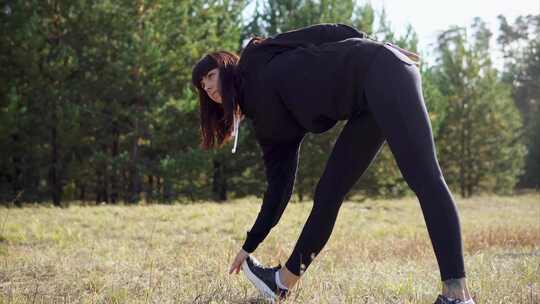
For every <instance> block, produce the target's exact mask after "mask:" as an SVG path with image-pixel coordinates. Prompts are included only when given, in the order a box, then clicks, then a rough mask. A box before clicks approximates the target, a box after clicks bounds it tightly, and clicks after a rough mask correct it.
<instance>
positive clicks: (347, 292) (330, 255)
mask: <svg viewBox="0 0 540 304" xmlns="http://www.w3.org/2000/svg"><path fill="white" fill-rule="evenodd" d="M456 200H457V204H458V208H459V212H460V216H461V227H462V231H463V241H464V250H465V263H466V271H467V277H468V285H469V288H470V290H471V292H472V295H473V297H474V298H475V300H476V303H478V304H480V303H540V194H538V193H536V194H527V195H520V196H514V197H497V196H479V197H475V198H471V199H460V198H456ZM259 206H260V199H257V198H255V197H251V198H246V199H242V200H237V201H232V202H230V203H227V204H216V203H198V204H190V205H174V206H168V205H140V206H135V207H128V206H105V205H104V206H97V207H96V206H92V207H85V206H72V207H69V208H65V209H57V208H48V207H31V206H29V207H25V208H22V209H16V208H12V209H6V208H0V225H1V226H0V303H266V302H265V301H264V300H263V299H262V298H261V297H260V296H259V295H258V293H257V291H256V290H255V289H254V287H252V285H251V284H250V283H249V282H248V281H247V279H246V278H245V277H244V275H243V273H240V274H239V275H229V274H228V269H229V266H230V263H231V262H232V259H233V257H234V255H235V254H236V253H237V251H238V249H239V248H240V246H241V245H242V243H243V241H244V238H245V233H246V230H248V229H249V228H250V227H251V225H252V224H253V221H254V220H255V217H256V215H257V212H258V210H259ZM311 206H312V203H311V202H305V203H290V204H289V206H288V208H287V210H286V211H285V213H284V215H283V217H282V219H281V221H280V223H279V224H278V225H277V226H276V227H275V228H274V229H273V230H272V232H271V233H270V235H269V236H268V237H267V239H266V240H265V241H264V242H263V243H262V244H261V245H260V246H259V248H258V249H257V250H256V251H255V253H254V255H255V256H256V257H257V258H258V259H259V260H261V261H262V262H264V263H265V264H266V265H269V266H274V265H275V264H277V263H278V262H282V263H285V261H286V259H287V257H288V254H289V253H290V251H291V250H292V248H293V246H294V244H295V242H296V240H297V238H298V236H299V234H300V231H301V229H302V227H303V224H304V222H305V220H306V218H307V216H308V215H309V211H310V210H311ZM440 289H441V285H440V280H439V270H438V268H437V264H436V260H435V256H434V254H433V250H432V248H431V244H430V242H429V238H428V234H427V230H426V228H425V223H424V219H423V217H422V214H421V210H420V206H419V204H418V202H417V200H416V198H413V197H411V198H405V199H400V200H385V201H382V200H381V201H374V200H367V201H364V202H361V203H357V202H345V203H344V204H343V206H342V208H341V210H340V213H339V217H338V220H337V222H336V226H335V227H334V232H333V234H332V236H331V238H330V240H329V242H328V244H327V245H326V247H325V248H324V249H323V251H322V252H321V253H320V254H319V256H318V257H317V258H316V259H315V261H314V262H313V264H311V266H310V268H309V269H308V271H307V272H306V274H305V276H304V277H303V279H302V281H301V283H300V284H299V285H297V289H296V291H295V294H294V296H293V297H292V298H290V300H288V301H286V303H433V301H434V299H435V298H436V296H437V294H438V293H439V292H440Z"/></svg>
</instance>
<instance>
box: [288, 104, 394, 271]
mask: <svg viewBox="0 0 540 304" xmlns="http://www.w3.org/2000/svg"><path fill="white" fill-rule="evenodd" d="M383 143H384V137H383V136H382V132H381V130H380V128H379V126H378V125H377V123H376V122H375V120H374V118H373V116H372V114H371V113H369V112H368V111H363V112H360V113H359V114H358V115H356V116H354V117H352V118H351V119H349V120H348V122H347V123H346V125H345V126H344V127H343V130H342V131H341V134H340V135H339V137H338V139H337V141H336V143H335V145H334V148H333V150H332V153H331V154H330V157H329V159H328V161H327V163H326V167H325V170H324V173H323V175H322V176H321V178H320V180H319V182H318V184H317V187H316V189H315V196H314V203H313V209H312V210H311V213H310V215H309V217H308V219H307V222H306V224H305V225H304V228H303V230H302V233H301V234H300V238H299V239H298V241H297V243H296V246H295V248H294V250H293V252H292V254H291V256H290V258H289V259H288V260H287V263H286V264H285V266H286V269H287V270H288V271H289V272H291V273H292V274H294V275H296V276H300V275H301V274H302V273H303V272H304V271H305V270H306V269H307V267H308V266H309V264H310V263H311V262H312V260H313V258H314V257H315V256H316V255H317V254H318V253H319V252H320V251H321V250H322V248H323V247H324V245H325V244H326V242H327V241H328V239H329V237H330V234H331V233H332V230H333V227H334V223H335V221H336V218H337V215H338V211H339V208H340V206H341V203H342V201H343V198H344V197H345V195H346V194H347V192H349V190H350V189H351V187H352V186H353V185H354V184H355V182H356V181H357V180H358V179H359V178H360V177H361V176H362V174H363V173H364V172H365V171H366V169H367V168H368V167H369V165H370V164H371V163H372V161H373V160H374V159H375V157H376V155H377V154H378V153H379V151H380V149H381V147H382V144H383ZM287 270H286V271H285V273H287ZM285 280H286V281H287V279H285Z"/></svg>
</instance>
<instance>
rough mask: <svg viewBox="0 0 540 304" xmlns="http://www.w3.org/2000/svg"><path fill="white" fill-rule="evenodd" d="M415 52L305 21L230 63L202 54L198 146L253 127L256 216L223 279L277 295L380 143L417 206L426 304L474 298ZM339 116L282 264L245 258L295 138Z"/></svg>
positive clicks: (289, 186)
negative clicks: (435, 288)
mask: <svg viewBox="0 0 540 304" xmlns="http://www.w3.org/2000/svg"><path fill="white" fill-rule="evenodd" d="M414 59H418V58H417V56H415V54H413V53H410V52H408V51H406V50H403V49H400V48H398V47H396V46H394V45H392V44H390V43H383V42H378V41H374V40H372V39H370V38H368V37H367V36H366V35H365V33H363V32H360V31H358V30H356V29H354V28H352V27H350V26H347V25H344V24H335V23H330V24H329V23H326V24H317V25H313V26H309V27H305V28H301V29H297V30H293V31H289V32H285V33H281V34H278V35H275V36H274V37H269V38H265V39H264V38H261V37H254V38H252V39H251V40H250V42H249V43H248V44H247V46H246V47H245V48H244V50H243V51H242V53H241V56H240V58H239V57H238V56H236V55H234V54H232V53H229V52H224V51H222V52H214V53H211V54H208V55H206V56H204V57H203V58H202V59H201V60H200V61H199V62H198V63H197V64H196V65H195V67H194V69H193V74H192V80H193V84H194V86H195V87H196V88H197V89H198V93H199V100H200V111H201V112H200V115H201V130H202V144H201V146H202V147H203V148H205V149H210V148H212V147H214V146H218V147H220V146H222V145H224V144H225V143H226V142H227V141H229V140H230V139H231V138H232V137H234V139H235V141H234V146H233V153H234V152H235V151H236V147H237V140H238V130H239V123H240V121H241V120H242V119H243V118H244V117H247V118H249V119H250V120H251V122H252V123H253V127H254V130H255V135H256V138H257V141H258V143H259V145H260V147H261V149H262V152H263V159H264V164H265V168H266V177H267V182H268V186H267V190H266V192H265V194H264V198H263V203H262V206H261V209H260V211H259V214H258V216H257V219H256V220H255V223H254V225H253V227H252V228H251V230H249V231H248V232H247V237H246V240H245V242H244V244H243V246H242V248H241V249H240V250H239V252H238V254H237V255H236V257H235V259H234V261H233V263H232V265H231V268H230V270H229V273H233V272H235V273H238V272H239V271H240V268H242V269H243V270H244V272H245V274H246V276H247V277H248V278H249V279H250V280H251V281H252V282H253V283H254V284H255V286H256V287H257V288H258V289H259V290H260V291H261V292H263V293H265V294H266V295H267V296H268V297H270V298H271V299H278V298H279V299H284V298H286V296H287V295H288V294H290V291H289V290H290V289H291V288H292V287H293V286H294V285H295V284H296V282H297V281H298V280H299V279H300V277H301V275H302V274H303V273H304V272H305V271H306V270H307V268H308V267H309V265H310V263H311V262H312V261H313V259H314V258H315V257H316V255H317V254H318V253H319V252H320V251H321V250H322V248H323V247H324V246H325V244H326V242H327V241H328V239H329V237H330V234H331V233H332V230H333V226H334V223H335V221H336V217H337V214H338V211H339V208H340V206H341V203H342V201H343V198H344V196H345V195H346V194H347V192H348V191H349V190H350V188H351V187H352V186H353V185H354V184H355V182H356V181H357V180H358V179H359V178H360V177H361V176H362V174H363V173H364V172H365V171H366V169H367V168H368V167H369V165H370V164H371V163H372V162H373V160H374V159H375V157H376V155H377V154H378V153H379V151H380V149H381V148H382V145H383V143H384V142H385V141H386V142H388V144H389V146H390V149H391V151H392V153H393V155H394V157H395V158H396V162H397V164H398V166H399V169H400V171H401V173H402V174H403V176H404V178H405V180H406V181H407V184H408V185H409V186H410V187H411V189H412V190H413V191H414V192H415V194H416V195H417V197H418V200H419V202H420V205H421V208H422V212H423V215H424V218H425V221H426V226H427V229H428V232H429V236H430V239H431V242H432V245H433V249H434V252H435V256H436V258H437V262H438V265H439V269H440V274H441V279H442V282H443V289H442V294H440V295H439V296H438V298H437V300H436V302H435V303H467V304H471V303H474V302H473V300H472V298H471V297H470V295H469V291H468V289H467V285H466V281H465V269H464V263H463V252H462V240H461V231H460V223H459V217H458V210H457V208H456V205H455V203H454V200H453V197H452V195H451V193H450V191H449V189H448V187H447V185H446V182H445V180H444V178H443V175H442V172H441V169H440V167H439V164H438V160H437V157H436V151H435V145H434V141H433V135H432V130H431V124H430V121H429V118H428V114H427V110H426V106H425V104H424V101H423V97H422V89H421V78H420V73H419V71H418V68H417V67H416V66H415V63H416V62H415V61H414ZM338 120H347V123H346V125H345V126H344V128H343V130H342V132H341V134H340V135H339V137H338V139H337V141H336V143H335V146H334V148H333V150H332V153H331V155H330V158H329V160H328V163H327V164H326V168H325V171H324V173H323V175H322V177H321V178H320V180H319V182H318V184H317V188H316V190H315V195H314V204H313V209H312V211H311V213H310V215H309V218H308V219H307V222H306V224H305V226H304V228H303V230H302V233H301V235H300V238H299V239H298V241H297V243H296V245H295V248H294V250H293V252H292V254H291V256H290V257H289V259H288V260H287V262H286V264H285V266H284V267H283V266H282V265H281V264H280V265H278V266H276V267H271V268H267V267H263V266H262V265H261V264H260V263H259V262H258V261H257V260H256V259H255V258H253V257H252V256H250V255H249V254H250V253H252V252H253V251H254V250H255V249H256V248H257V246H258V245H259V244H260V243H261V242H262V241H263V240H264V239H265V237H266V236H267V234H268V233H269V232H270V230H271V229H272V227H274V226H275V225H276V224H277V223H278V221H279V219H280V217H281V215H282V213H283V211H284V210H285V207H286V206H287V203H288V201H289V199H290V197H291V193H292V190H293V185H294V182H295V178H296V171H297V167H298V159H299V154H298V152H299V149H300V146H301V143H302V140H303V138H304V136H305V134H306V133H307V132H312V133H322V132H325V131H327V130H328V129H330V128H332V127H333V126H334V125H335V124H336V123H337V121H338Z"/></svg>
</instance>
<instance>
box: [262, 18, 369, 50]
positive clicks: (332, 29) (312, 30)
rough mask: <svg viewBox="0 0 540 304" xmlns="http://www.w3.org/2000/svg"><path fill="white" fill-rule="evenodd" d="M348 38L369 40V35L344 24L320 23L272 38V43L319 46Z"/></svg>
mask: <svg viewBox="0 0 540 304" xmlns="http://www.w3.org/2000/svg"><path fill="white" fill-rule="evenodd" d="M348 38H368V35H367V34H366V33H364V32H361V31H359V30H357V29H355V28H354V27H352V26H349V25H346V24H342V23H320V24H315V25H311V26H307V27H303V28H299V29H295V30H291V31H288V32H284V33H280V34H277V35H275V36H274V37H272V38H271V39H272V41H286V42H299V43H307V44H314V45H319V44H323V43H327V42H336V41H341V40H344V39H348Z"/></svg>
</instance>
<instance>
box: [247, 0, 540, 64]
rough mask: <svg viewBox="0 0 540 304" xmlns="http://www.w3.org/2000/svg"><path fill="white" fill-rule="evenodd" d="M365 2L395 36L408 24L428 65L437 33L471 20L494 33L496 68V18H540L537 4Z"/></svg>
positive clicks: (512, 0) (361, 0)
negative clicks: (383, 13)
mask: <svg viewBox="0 0 540 304" xmlns="http://www.w3.org/2000/svg"><path fill="white" fill-rule="evenodd" d="M270 1H271V0H270ZM253 2H255V1H253ZM368 2H369V3H371V5H372V6H373V7H374V8H375V11H376V12H377V13H379V12H380V11H382V8H383V6H384V8H385V9H386V14H387V18H388V20H389V21H390V26H391V28H392V29H393V30H394V32H396V33H398V34H405V28H406V26H407V24H411V25H412V26H413V28H414V30H415V31H416V32H417V34H418V37H419V51H420V53H421V54H422V55H423V56H424V58H426V59H427V60H428V62H433V61H434V52H433V49H434V45H435V42H436V37H437V34H438V33H440V32H441V31H443V30H445V29H448V28H449V27H450V26H451V25H458V26H467V27H469V26H470V25H471V24H472V22H473V18H474V17H477V16H478V17H481V18H482V19H483V20H484V21H485V22H486V23H487V24H488V26H489V28H490V29H491V31H492V32H493V33H494V35H493V37H492V43H491V46H492V48H493V52H492V58H493V60H494V62H495V65H496V66H497V67H501V65H502V57H501V54H500V53H499V52H497V50H496V45H495V43H496V37H497V35H498V23H497V16H498V15H499V14H503V15H504V16H505V17H506V19H507V20H508V21H509V22H510V23H513V21H514V20H515V18H516V17H517V16H519V15H527V14H540V0H429V1H428V0H358V2H357V3H358V5H363V4H365V3H368ZM248 9H249V8H248Z"/></svg>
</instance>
